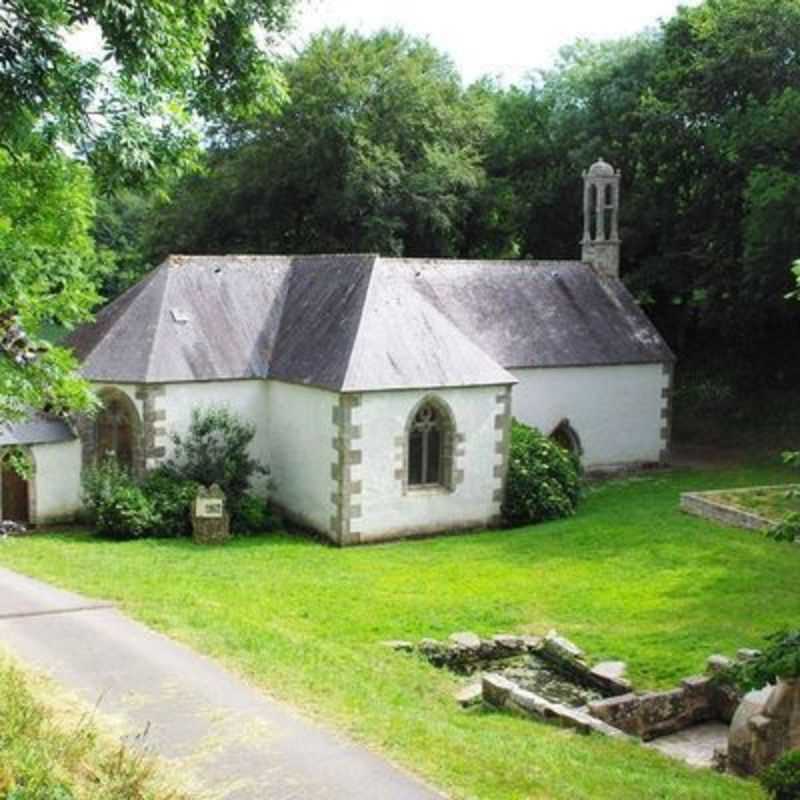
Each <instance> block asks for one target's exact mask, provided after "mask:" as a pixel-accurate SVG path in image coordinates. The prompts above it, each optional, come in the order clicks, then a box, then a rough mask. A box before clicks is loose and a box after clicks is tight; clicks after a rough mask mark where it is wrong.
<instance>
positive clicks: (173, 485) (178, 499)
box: [142, 467, 197, 536]
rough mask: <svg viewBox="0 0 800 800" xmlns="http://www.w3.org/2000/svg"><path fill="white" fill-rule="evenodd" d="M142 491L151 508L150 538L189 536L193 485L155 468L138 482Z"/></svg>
mask: <svg viewBox="0 0 800 800" xmlns="http://www.w3.org/2000/svg"><path fill="white" fill-rule="evenodd" d="M142 491H143V492H144V494H145V497H147V499H148V500H149V501H150V503H151V505H152V507H153V513H154V516H155V518H156V520H157V521H156V525H157V528H158V529H157V530H154V531H153V532H152V535H155V536H157V535H159V534H160V535H162V536H191V535H192V503H193V502H194V499H195V497H196V496H197V484H196V483H194V482H192V481H185V480H181V479H180V478H177V477H175V476H174V475H172V474H171V473H170V472H169V470H167V469H165V468H163V467H159V468H158V469H156V470H154V471H153V472H150V473H149V474H148V475H147V477H146V478H145V479H144V481H143V482H142Z"/></svg>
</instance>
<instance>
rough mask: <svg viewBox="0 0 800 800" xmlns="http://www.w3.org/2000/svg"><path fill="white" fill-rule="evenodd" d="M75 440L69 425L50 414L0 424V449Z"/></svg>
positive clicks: (35, 415)
mask: <svg viewBox="0 0 800 800" xmlns="http://www.w3.org/2000/svg"><path fill="white" fill-rule="evenodd" d="M74 438H75V432H74V431H73V430H72V428H71V427H70V426H69V424H68V423H67V422H66V421H65V420H63V419H61V418H60V417H55V416H52V415H50V414H41V413H40V414H34V415H32V416H31V417H29V418H28V419H26V420H23V421H22V422H4V423H2V424H0V447H9V446H13V445H27V444H53V443H55V442H68V441H70V440H72V439H74Z"/></svg>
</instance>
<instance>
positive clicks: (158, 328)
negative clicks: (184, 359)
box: [144, 259, 170, 383]
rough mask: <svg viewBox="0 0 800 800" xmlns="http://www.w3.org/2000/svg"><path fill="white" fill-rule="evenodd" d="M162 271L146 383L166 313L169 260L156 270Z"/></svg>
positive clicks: (145, 375)
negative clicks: (164, 312)
mask: <svg viewBox="0 0 800 800" xmlns="http://www.w3.org/2000/svg"><path fill="white" fill-rule="evenodd" d="M161 270H163V271H164V273H165V277H164V288H163V290H162V292H161V296H160V297H159V298H158V308H157V309H156V325H155V330H154V331H153V336H152V338H151V339H150V352H149V353H148V354H147V362H146V365H145V368H144V379H145V383H149V382H150V369H151V367H152V362H153V355H154V353H155V352H156V339H157V338H158V335H159V333H160V332H161V320H162V317H163V311H164V301H165V299H166V296H167V288H168V286H169V274H170V264H169V259H166V261H164V263H163V264H162V265H161V266H160V267H159V268H158V269H157V270H156V272H160V271H161Z"/></svg>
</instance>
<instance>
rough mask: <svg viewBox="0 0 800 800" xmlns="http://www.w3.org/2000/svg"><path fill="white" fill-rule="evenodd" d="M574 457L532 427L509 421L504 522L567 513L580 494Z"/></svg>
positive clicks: (522, 522)
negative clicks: (509, 443)
mask: <svg viewBox="0 0 800 800" xmlns="http://www.w3.org/2000/svg"><path fill="white" fill-rule="evenodd" d="M580 471H581V470H580V464H579V462H578V460H577V458H576V457H575V456H573V455H571V454H570V453H568V452H567V451H566V450H564V449H563V448H562V447H559V445H557V444H556V443H555V442H553V441H552V440H551V439H548V438H547V437H546V436H544V435H543V434H542V433H540V432H539V431H538V430H536V428H531V427H529V426H527V425H523V424H522V423H520V422H517V421H516V420H513V422H512V424H511V451H510V455H509V465H508V477H507V481H506V493H505V498H504V500H503V505H502V514H503V518H504V520H505V521H506V523H507V524H508V525H527V524H530V523H533V522H541V521H543V520H548V519H557V518H559V517H566V516H570V515H571V514H574V513H575V509H576V507H577V504H578V499H579V497H580Z"/></svg>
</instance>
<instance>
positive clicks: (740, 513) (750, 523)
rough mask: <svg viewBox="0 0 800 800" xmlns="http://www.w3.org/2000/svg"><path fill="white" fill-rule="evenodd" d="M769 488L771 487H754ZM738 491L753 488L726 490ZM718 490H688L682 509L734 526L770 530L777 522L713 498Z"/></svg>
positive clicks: (747, 490)
mask: <svg viewBox="0 0 800 800" xmlns="http://www.w3.org/2000/svg"><path fill="white" fill-rule="evenodd" d="M753 488H769V487H753ZM737 491H742V492H745V491H746V492H750V491H753V489H741V490H732V491H728V490H726V493H727V494H734V493H735V492H737ZM717 494H719V493H718V492H687V493H684V494H682V495H681V500H680V509H681V511H685V512H686V513H687V514H693V515H694V516H696V517H703V518H704V519H710V520H713V521H714V522H720V523H722V524H723V525H730V526H732V527H734V528H747V529H748V530H756V531H764V530H769V529H770V528H771V527H773V525H774V524H775V523H773V522H772V521H771V520H768V519H767V518H766V517H761V516H759V515H758V514H754V513H752V512H751V511H744V510H743V509H741V508H737V507H736V506H730V505H727V504H726V503H721V502H720V501H719V500H715V499H713V498H714V496H715V495H717Z"/></svg>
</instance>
